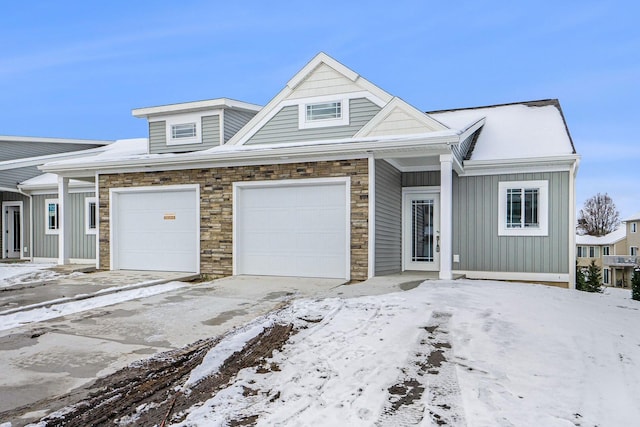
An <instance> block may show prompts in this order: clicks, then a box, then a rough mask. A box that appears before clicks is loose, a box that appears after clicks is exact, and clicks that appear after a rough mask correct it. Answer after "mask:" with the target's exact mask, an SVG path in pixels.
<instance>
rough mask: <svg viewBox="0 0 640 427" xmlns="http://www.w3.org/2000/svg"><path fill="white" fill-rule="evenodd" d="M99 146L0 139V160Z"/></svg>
mask: <svg viewBox="0 0 640 427" xmlns="http://www.w3.org/2000/svg"><path fill="white" fill-rule="evenodd" d="M96 147H100V145H95V144H64V143H53V142H25V141H0V162H1V161H5V160H15V159H25V158H27V157H37V156H46V155H49V154H61V153H68V152H70V151H78V150H87V149H89V148H96Z"/></svg>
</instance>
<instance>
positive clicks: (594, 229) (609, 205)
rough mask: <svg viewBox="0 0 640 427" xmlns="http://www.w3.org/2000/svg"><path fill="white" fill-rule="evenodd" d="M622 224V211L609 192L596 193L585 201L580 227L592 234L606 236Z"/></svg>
mask: <svg viewBox="0 0 640 427" xmlns="http://www.w3.org/2000/svg"><path fill="white" fill-rule="evenodd" d="M618 225H620V212H618V210H617V209H616V205H615V204H614V203H613V199H612V198H611V197H609V195H608V194H607V193H604V194H600V193H598V194H596V195H595V196H593V197H591V198H589V199H587V200H586V201H585V202H584V207H583V208H582V209H580V215H579V217H578V229H579V230H580V231H581V232H583V233H584V234H588V235H590V236H604V235H605V234H608V233H611V232H612V231H613V230H615V229H616V228H617V227H618Z"/></svg>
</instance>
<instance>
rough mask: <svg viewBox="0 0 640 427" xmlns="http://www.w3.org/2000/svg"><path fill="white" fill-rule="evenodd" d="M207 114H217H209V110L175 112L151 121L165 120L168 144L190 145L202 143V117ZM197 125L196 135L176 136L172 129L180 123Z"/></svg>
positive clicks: (150, 121)
mask: <svg viewBox="0 0 640 427" xmlns="http://www.w3.org/2000/svg"><path fill="white" fill-rule="evenodd" d="M205 115H207V116H208V115H217V114H215V113H211V114H209V112H204V111H203V112H198V113H183V114H174V115H171V116H158V117H154V118H153V119H152V120H149V123H152V122H158V121H164V122H165V141H166V144H167V145H168V146H173V145H190V144H202V117H203V116H205ZM188 124H194V125H195V128H196V129H195V132H196V134H195V136H193V137H188V138H174V137H173V132H172V129H173V127H174V126H179V125H188Z"/></svg>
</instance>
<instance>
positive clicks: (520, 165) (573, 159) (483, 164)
mask: <svg viewBox="0 0 640 427" xmlns="http://www.w3.org/2000/svg"><path fill="white" fill-rule="evenodd" d="M579 162H580V155H578V154H565V155H559V156H546V157H526V158H516V159H495V160H465V161H464V164H463V166H464V175H469V176H472V175H487V174H489V173H493V174H496V173H518V172H523V171H529V170H544V171H556V170H557V171H565V170H566V171H570V170H571V168H572V167H573V166H574V165H576V166H577V165H578V164H579Z"/></svg>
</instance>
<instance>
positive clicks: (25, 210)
mask: <svg viewBox="0 0 640 427" xmlns="http://www.w3.org/2000/svg"><path fill="white" fill-rule="evenodd" d="M2 202H22V217H21V218H20V222H21V226H22V248H23V251H22V256H23V257H30V256H31V244H30V242H31V234H30V233H31V230H30V227H29V218H31V216H30V215H31V204H30V202H29V198H28V197H27V196H23V195H22V194H19V193H12V192H9V191H0V206H2ZM2 215H3V218H4V212H3V213H2ZM3 238H4V233H0V248H1V247H2V239H3ZM25 247H26V248H27V251H26V252H25V251H24V248H25Z"/></svg>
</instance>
